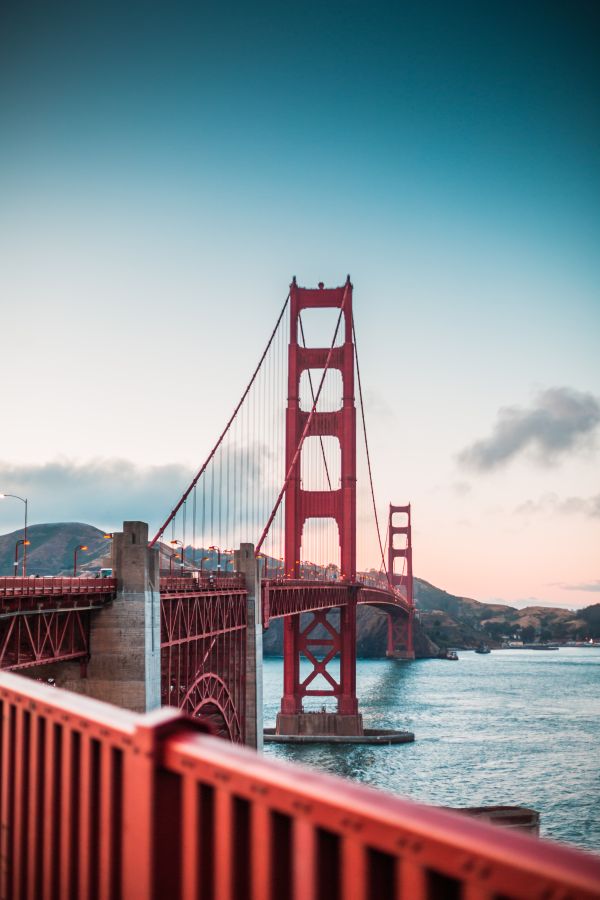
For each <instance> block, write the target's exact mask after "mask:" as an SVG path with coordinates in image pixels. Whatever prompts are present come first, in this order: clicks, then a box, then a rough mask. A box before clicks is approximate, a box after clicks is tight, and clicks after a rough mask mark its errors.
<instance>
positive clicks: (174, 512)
mask: <svg viewBox="0 0 600 900" xmlns="http://www.w3.org/2000/svg"><path fill="white" fill-rule="evenodd" d="M289 300H290V295H289V294H288V295H287V297H286V299H285V303H284V304H283V307H282V309H281V312H280V313H279V317H278V319H277V322H276V323H275V327H274V329H273V331H272V332H271V336H270V338H269V340H268V342H267V346H266V347H265V349H264V351H263V354H262V356H261V358H260V359H259V361H258V365H257V366H256V368H255V370H254V372H253V374H252V377H251V379H250V381H249V382H248V385H247V387H246V390H245V391H244V393H243V394H242V396H241V399H240V401H239V403H238V405H237V406H236V408H235V409H234V411H233V413H232V415H231V417H230V419H229V421H228V422H227V425H226V426H225V428H224V429H223V431H222V432H221V434H220V435H219V438H218V440H217V442H216V444H215V445H214V447H213V448H212V450H211V451H210V453H209V455H208V457H207V458H206V460H205V461H204V464H203V465H202V467H201V468H200V470H199V471H198V474H197V475H196V477H195V478H194V480H193V481H192V482H191V484H190V486H189V487H188V489H187V490H186V491H185V493H184V494H182V496H181V498H180V500H179V502H178V503H177V505H176V506H175V507H174V508H173V510H172V511H171V513H170V514H169V516H168V518H167V519H166V520H165V522H164V524H163V525H162V526H161V527H160V528H159V530H158V531H157V532H156V534H155V535H154V537H153V538H152V540H151V541H150V544H149V546H150V547H153V546H154V544H155V543H156V542H157V540H158V539H159V538H160V537H162V535H163V533H164V531H165V529H166V528H167V526H168V525H169V523H170V522H171V521H173V519H174V518H175V516H176V515H177V513H178V512H179V510H180V509H181V507H182V505H183V504H184V503H185V501H186V500H187V498H188V497H189V495H190V493H191V492H192V490H193V489H194V487H195V486H196V484H197V483H198V481H199V480H200V478H201V476H202V475H203V473H204V471H205V470H206V467H207V466H208V464H209V462H210V461H211V459H212V458H213V457H214V455H215V453H216V452H217V450H218V449H219V447H220V446H221V444H222V443H223V439H224V438H225V435H226V434H227V432H228V431H229V428H230V427H231V424H232V422H233V420H234V419H235V417H236V416H237V414H238V412H239V410H240V408H241V406H242V404H243V402H244V400H245V399H246V397H247V396H248V393H249V392H250V388H251V387H252V385H253V384H254V382H255V380H256V376H257V375H258V373H259V371H260V367H261V366H262V364H263V362H264V359H265V357H266V355H267V353H268V352H269V349H270V347H271V344H272V343H273V339H274V337H275V335H276V334H277V329H278V328H279V324H280V322H281V320H282V318H283V314H284V312H285V310H286V307H287V305H288V303H289Z"/></svg>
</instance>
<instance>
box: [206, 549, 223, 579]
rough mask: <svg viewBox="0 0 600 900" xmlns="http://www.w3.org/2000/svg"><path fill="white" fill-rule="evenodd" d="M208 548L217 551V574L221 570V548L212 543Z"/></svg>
mask: <svg viewBox="0 0 600 900" xmlns="http://www.w3.org/2000/svg"><path fill="white" fill-rule="evenodd" d="M208 549H209V550H215V551H216V553H217V575H219V574H220V572H221V548H220V547H216V546H214V545H213V546H212V547H209V548H208Z"/></svg>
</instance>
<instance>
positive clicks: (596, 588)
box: [558, 579, 600, 593]
mask: <svg viewBox="0 0 600 900" xmlns="http://www.w3.org/2000/svg"><path fill="white" fill-rule="evenodd" d="M558 587H560V588H562V589H563V590H565V591H591V592H592V593H600V579H599V580H597V581H581V582H579V584H559V585H558Z"/></svg>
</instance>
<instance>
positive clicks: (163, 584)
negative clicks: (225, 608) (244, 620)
mask: <svg viewBox="0 0 600 900" xmlns="http://www.w3.org/2000/svg"><path fill="white" fill-rule="evenodd" d="M245 588H246V581H245V579H244V576H243V575H240V574H239V573H238V572H230V573H228V574H225V573H222V574H221V573H220V572H219V573H217V572H203V573H202V574H200V573H199V572H198V573H194V574H193V575H163V576H161V579H160V592H161V594H198V593H209V594H211V593H216V592H217V591H240V590H245Z"/></svg>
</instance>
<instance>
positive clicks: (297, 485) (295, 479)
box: [277, 277, 362, 735]
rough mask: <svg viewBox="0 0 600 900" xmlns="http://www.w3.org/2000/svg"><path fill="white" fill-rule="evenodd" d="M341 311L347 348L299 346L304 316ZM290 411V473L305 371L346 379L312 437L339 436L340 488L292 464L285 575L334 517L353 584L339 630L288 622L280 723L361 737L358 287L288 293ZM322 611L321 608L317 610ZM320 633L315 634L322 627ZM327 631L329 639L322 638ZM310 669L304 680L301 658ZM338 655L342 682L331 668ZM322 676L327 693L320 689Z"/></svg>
mask: <svg viewBox="0 0 600 900" xmlns="http://www.w3.org/2000/svg"><path fill="white" fill-rule="evenodd" d="M311 308H312V309H315V308H316V309H328V308H334V309H339V310H341V321H340V329H342V331H343V343H341V345H340V346H335V347H333V349H332V348H331V347H325V348H314V347H303V346H301V345H300V343H299V342H298V317H299V315H300V313H301V312H302V310H303V309H311ZM288 359H289V370H288V405H287V413H286V468H287V469H288V471H289V469H290V467H291V466H292V463H293V462H294V457H295V455H296V450H297V448H298V445H299V443H300V439H301V437H302V434H303V431H304V428H305V427H306V424H307V421H308V418H309V416H310V413H309V412H306V411H303V410H302V409H301V408H300V378H301V375H302V372H303V371H305V370H306V369H324V368H326V367H327V360H328V359H329V366H328V368H329V369H337V370H338V371H339V372H340V373H341V376H342V398H341V407H340V409H338V410H336V411H334V412H315V413H314V415H313V417H312V421H311V423H310V426H309V429H308V431H307V433H306V437H312V436H323V437H325V436H328V437H329V436H331V437H336V438H337V439H338V440H339V444H340V453H341V485H340V486H339V487H334V486H333V485H332V486H331V488H332V489H331V490H328V491H315V490H305V489H304V488H303V487H302V484H301V480H300V472H301V457H300V456H299V457H298V459H297V461H296V464H295V465H294V468H293V471H292V475H291V478H290V480H289V483H288V487H287V489H286V495H285V571H286V575H287V577H288V578H290V579H295V578H298V577H299V576H300V571H299V560H300V548H301V544H302V532H303V529H304V524H305V522H306V520H307V519H310V518H319V519H323V518H330V519H334V520H335V522H336V523H337V527H338V534H339V542H340V565H341V581H343V582H345V583H346V584H347V585H348V595H349V596H348V597H347V602H345V604H344V605H343V606H342V607H340V610H339V628H338V627H336V626H335V624H334V623H333V622H332V621H329V620H328V619H327V613H326V611H325V610H317V611H315V612H311V613H307V614H305V615H306V616H307V617H310V618H309V621H308V624H306V625H305V626H304V627H302V626H301V622H300V615H299V614H296V615H293V616H288V617H286V618H285V619H284V650H283V654H284V693H283V697H282V700H281V712H280V713H279V715H278V717H277V731H278V733H280V734H298V733H320V734H322V733H324V732H329V733H338V734H347V735H352V734H362V717H361V716H360V714H359V712H358V700H357V698H356V587H354V585H355V583H356V409H355V405H354V343H353V339H352V284H351V283H350V278H349V277H348V279H347V280H346V283H345V285H343V286H342V287H337V288H328V289H325V288H324V287H323V285H319V287H318V288H301V287H298V285H297V284H296V279H294V280H293V282H292V284H291V287H290V344H289V357H288ZM315 605H316V606H318V603H315ZM319 625H320V626H322V628H320V629H318V630H317V631H316V632H315V629H317V626H319ZM323 629H324V630H325V633H326V637H322V636H321V637H319V634H321V635H322V633H323ZM301 654H302V655H304V656H305V657H306V658H307V659H308V660H309V662H310V664H311V666H312V670H311V672H310V673H309V674H308V676H307V677H306V678H304V679H303V680H302V681H301V680H300V656H301ZM338 654H339V657H340V675H339V681H338V680H336V679H335V678H334V676H333V675H332V674H331V672H329V671H328V669H327V666H328V664H329V662H331V660H333V659H334V658H335V657H336V656H337V655H338ZM319 675H320V676H322V677H323V678H324V679H325V681H326V682H327V683H328V685H329V687H327V688H325V687H323V688H322V689H318V688H317V687H315V684H314V681H315V679H316V678H317V676H319ZM304 697H323V698H327V697H334V698H335V699H336V700H337V713H319V714H314V713H312V714H304V712H303V708H302V701H303V699H304Z"/></svg>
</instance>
